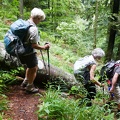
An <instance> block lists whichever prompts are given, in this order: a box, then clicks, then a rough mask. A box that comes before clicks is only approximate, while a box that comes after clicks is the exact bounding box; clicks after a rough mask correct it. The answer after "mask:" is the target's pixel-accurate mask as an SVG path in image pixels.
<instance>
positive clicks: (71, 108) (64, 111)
mask: <svg viewBox="0 0 120 120" xmlns="http://www.w3.org/2000/svg"><path fill="white" fill-rule="evenodd" d="M41 99H42V101H43V103H42V104H40V105H39V106H38V107H39V110H38V111H37V113H38V117H39V120H113V117H114V115H113V113H111V110H110V109H107V110H106V109H105V108H106V105H103V106H100V105H99V104H96V105H95V104H93V105H92V106H91V107H86V104H87V103H88V101H87V100H85V99H77V100H76V99H73V98H69V97H67V98H66V97H65V98H64V97H62V95H61V92H60V91H59V90H53V89H51V88H49V89H48V91H46V93H45V95H44V96H42V98H40V100H41ZM80 103H82V104H80Z"/></svg>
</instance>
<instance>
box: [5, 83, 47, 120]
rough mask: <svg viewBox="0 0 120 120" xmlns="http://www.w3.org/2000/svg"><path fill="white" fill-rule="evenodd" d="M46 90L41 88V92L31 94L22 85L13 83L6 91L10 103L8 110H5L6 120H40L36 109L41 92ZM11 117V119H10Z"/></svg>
mask: <svg viewBox="0 0 120 120" xmlns="http://www.w3.org/2000/svg"><path fill="white" fill-rule="evenodd" d="M44 91H45V90H43V89H39V93H36V94H29V93H26V92H25V90H23V89H21V87H20V85H13V86H11V87H10V88H9V92H7V93H6V95H7V97H8V100H9V103H8V108H9V109H8V110H6V111H5V119H4V120H38V115H37V114H36V111H37V110H38V104H40V103H41V102H42V101H41V100H40V94H43V93H44ZM9 118H10V119H9Z"/></svg>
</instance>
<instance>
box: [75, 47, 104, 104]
mask: <svg viewBox="0 0 120 120" xmlns="http://www.w3.org/2000/svg"><path fill="white" fill-rule="evenodd" d="M103 56H105V53H104V51H103V50H102V49H101V48H96V49H94V50H93V51H92V54H91V55H87V56H85V57H83V58H80V59H78V60H77V61H76V62H75V64H74V76H75V78H76V80H77V81H79V82H81V83H82V85H83V86H84V88H85V89H86V90H87V92H88V93H87V96H86V98H87V100H88V101H89V102H88V106H91V105H92V103H91V99H94V97H95V95H96V86H95V85H98V86H100V87H103V86H104V84H101V83H100V82H98V81H97V80H95V70H96V66H97V61H99V60H100V59H101V58H102V57H103Z"/></svg>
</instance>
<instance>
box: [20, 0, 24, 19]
mask: <svg viewBox="0 0 120 120" xmlns="http://www.w3.org/2000/svg"><path fill="white" fill-rule="evenodd" d="M20 18H23V0H20Z"/></svg>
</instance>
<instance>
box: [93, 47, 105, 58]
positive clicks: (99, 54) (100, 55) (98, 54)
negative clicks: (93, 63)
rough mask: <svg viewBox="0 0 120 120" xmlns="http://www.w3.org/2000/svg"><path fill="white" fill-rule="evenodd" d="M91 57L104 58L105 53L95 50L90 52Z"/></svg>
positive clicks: (99, 49) (98, 49)
mask: <svg viewBox="0 0 120 120" xmlns="http://www.w3.org/2000/svg"><path fill="white" fill-rule="evenodd" d="M92 55H93V56H94V57H104V56H105V52H104V51H103V50H102V49H101V48H95V49H94V50H93V51H92Z"/></svg>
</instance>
